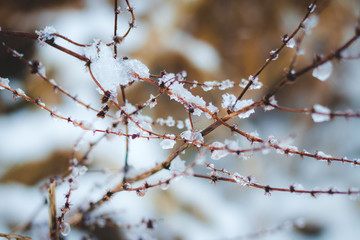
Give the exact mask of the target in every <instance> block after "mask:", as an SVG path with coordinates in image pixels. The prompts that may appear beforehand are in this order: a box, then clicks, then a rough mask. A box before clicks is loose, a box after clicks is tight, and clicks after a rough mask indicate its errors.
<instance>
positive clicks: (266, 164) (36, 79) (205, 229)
mask: <svg viewBox="0 0 360 240" xmlns="http://www.w3.org/2000/svg"><path fill="white" fill-rule="evenodd" d="M85 2H86V3H84V5H85V6H84V9H85V10H86V11H82V12H78V11H73V12H71V13H68V12H67V13H64V15H61V14H60V13H59V16H61V17H60V18H59V19H60V20H57V21H55V22H54V24H53V26H46V27H44V28H43V29H42V30H36V31H35V33H29V32H20V31H14V30H11V29H7V28H5V27H4V26H3V28H0V37H2V38H4V40H2V42H1V55H10V56H12V57H13V58H14V59H16V60H19V61H18V62H17V64H18V65H21V64H25V65H26V66H27V67H28V68H29V69H30V73H31V74H30V75H31V77H30V78H29V79H30V80H29V79H28V80H27V82H28V83H27V84H26V85H25V84H24V83H22V81H21V79H16V78H15V77H11V76H5V75H3V74H4V73H3V72H0V90H1V92H0V100H1V101H3V102H4V104H0V111H2V110H1V106H12V104H14V103H13V102H14V100H15V101H16V102H17V103H18V102H20V101H21V103H23V105H24V106H30V108H26V107H24V108H21V109H20V110H19V111H15V113H8V114H5V111H3V112H0V156H1V158H0V164H1V166H2V167H1V169H2V170H1V172H0V174H1V175H2V178H1V185H0V196H1V200H0V203H1V207H0V237H5V238H7V239H32V238H33V239H52V240H55V239H224V238H226V239H245V238H246V239H247V238H256V237H259V238H260V237H264V236H265V235H267V237H268V238H266V239H290V238H291V239H304V238H305V237H306V236H308V235H317V236H319V238H317V239H340V236H341V238H343V239H355V238H356V236H359V235H360V232H359V231H360V230H359V228H357V227H356V226H358V225H359V224H360V218H359V213H360V210H359V204H358V203H359V202H358V200H357V197H358V196H359V195H360V190H358V189H356V188H354V187H358V186H359V180H360V179H359V173H358V172H357V171H358V169H357V168H351V167H352V166H355V167H356V166H359V165H360V159H358V158H359V154H360V152H359V146H358V143H359V141H360V139H359V134H358V133H359V132H360V128H359V126H360V124H359V118H360V111H355V110H343V111H342V110H339V111H338V110H334V109H336V108H339V109H344V106H346V105H345V104H347V107H353V108H358V107H359V97H358V96H359V91H360V87H359V86H360V85H359V81H358V79H359V76H360V72H359V67H358V66H359V58H360V57H359V56H360V51H359V38H360V22H357V23H356V20H354V19H353V21H347V23H349V22H351V24H352V25H351V27H347V26H346V28H345V26H342V27H343V28H344V29H345V30H344V32H346V34H343V36H341V37H340V36H338V35H337V36H336V38H337V39H336V41H335V40H334V41H333V42H331V49H332V50H330V51H327V49H326V48H322V47H317V48H316V47H314V46H319V45H324V42H326V41H330V40H332V39H331V37H326V38H325V39H326V40H324V41H323V42H320V43H318V42H317V41H320V40H318V38H316V37H313V36H314V35H316V34H318V32H319V31H320V30H321V34H322V35H326V34H331V32H332V31H333V30H332V29H331V28H334V26H328V25H326V24H331V21H330V22H328V21H327V20H324V21H322V16H323V15H322V13H324V14H325V13H326V12H327V11H329V12H330V13H329V14H328V15H329V16H333V14H332V12H331V11H332V10H331V9H332V8H331V7H332V5H331V4H322V2H321V1H319V3H318V2H317V1H316V0H314V1H312V3H311V4H310V5H308V6H306V8H305V7H303V6H302V7H301V8H298V11H297V13H299V9H301V12H302V13H303V16H302V17H299V16H297V15H296V14H294V13H293V12H289V13H286V11H284V10H282V11H284V12H280V13H278V14H277V15H281V16H283V17H284V19H285V18H287V19H289V18H291V21H285V22H286V24H290V25H291V24H292V25H291V29H292V30H291V31H289V32H287V33H284V32H283V33H278V32H276V35H277V36H280V35H282V37H281V41H279V40H278V39H279V37H277V38H276V40H277V42H276V41H275V43H274V42H273V43H270V42H271V41H268V40H270V39H264V38H270V37H271V36H272V35H271V36H267V35H265V30H263V31H264V33H262V34H261V35H260V36H261V38H262V39H261V41H259V42H258V43H260V44H259V46H255V48H256V50H252V51H251V54H250V55H251V58H253V57H254V55H256V54H255V53H256V52H255V51H257V52H258V53H259V51H260V52H261V51H264V52H266V53H268V54H267V57H264V58H263V59H262V61H263V63H262V64H260V67H259V66H257V67H256V68H253V66H250V59H251V58H250V57H249V58H248V59H246V61H245V62H243V63H242V65H244V64H247V62H248V64H249V66H246V67H247V69H251V71H253V73H252V74H251V75H250V74H248V75H246V74H244V76H243V77H241V76H238V75H236V76H227V73H226V69H230V65H231V64H233V65H234V66H236V69H237V68H238V67H239V66H237V65H238V63H237V61H234V63H230V62H231V61H225V60H224V61H223V62H222V63H221V64H220V62H221V61H222V60H221V57H220V55H221V53H218V52H217V50H215V49H214V48H213V47H211V45H210V44H208V43H205V42H203V41H200V40H198V39H196V37H195V36H192V34H190V33H185V30H179V29H177V30H173V29H170V27H169V26H170V25H171V22H174V21H175V20H174V19H175V17H174V16H172V15H174V14H175V12H176V9H187V8H186V6H188V5H186V4H190V5H191V4H194V3H186V4H185V3H174V2H173V1H166V0H164V1H162V0H158V1H156V0H154V1H152V0H147V1H134V2H135V3H136V4H138V6H137V8H135V7H134V6H135V5H134V3H132V2H131V1H129V0H124V1H117V0H114V1H111V2H112V3H111V4H112V5H111V6H109V5H108V4H107V3H105V1H104V2H103V1H85ZM175 2H176V1H175ZM180 2H181V1H180ZM184 2H187V1H184ZM190 2H198V5H196V7H199V6H202V5H201V3H200V2H202V1H190ZM205 2H206V1H205ZM233 2H234V1H226V3H225V2H224V3H221V5H220V6H219V5H216V3H208V2H206V3H205V5H206V7H205V5H204V6H203V7H204V8H205V9H206V10H205V12H206V14H211V11H210V10H208V9H207V7H209V6H212V4H214V9H215V10H214V11H213V12H216V13H219V12H220V11H221V9H222V8H223V7H225V5H227V4H230V5H229V6H231V4H242V3H240V2H242V1H235V2H236V3H233ZM269 2H273V3H272V4H270V5H271V6H272V5H274V9H280V8H279V7H277V4H278V3H279V2H278V1H269ZM341 2H342V1H341ZM349 2H350V1H349ZM181 4H184V5H181ZM333 4H335V3H333ZM352 4H355V5H356V3H354V2H353V1H352ZM180 5H181V6H180ZM254 6H255V7H256V8H254ZM248 7H249V8H251V7H252V8H253V9H252V11H247V10H246V9H243V8H239V9H241V11H245V12H251V14H252V15H251V19H253V20H254V22H261V21H257V20H256V16H255V15H253V14H255V12H257V11H258V10H256V9H258V8H260V5H256V3H251V4H250V3H249V5H248ZM194 8H195V7H194ZM333 8H335V9H336V11H337V12H336V16H337V17H339V16H340V15H341V14H344V15H345V13H340V12H341V11H340V10H339V9H338V8H337V7H336V6H333ZM195 9H196V8H195ZM225 9H227V10H226V11H229V9H231V7H230V8H225ZM350 9H351V10H352V11H353V9H356V7H350ZM137 10H139V13H137ZM179 11H180V10H179ZM185 11H189V12H191V11H190V10H185ZM193 11H194V12H196V11H195V10H193ZM289 11H290V10H289ZM199 12H201V11H200V10H199ZM344 12H345V11H344ZM320 13H321V14H320ZM182 14H183V15H182V17H181V19H185V20H186V16H188V15H186V14H184V12H183V13H182ZM194 14H195V13H191V14H190V15H194ZM227 14H228V13H226V15H227ZM347 14H348V13H347ZM235 15H236V14H235ZM263 15H264V16H263V17H266V16H268V14H263ZM216 16H218V17H217V18H219V19H217V18H216V17H215V18H214V19H215V20H218V21H220V22H221V21H223V20H224V19H226V18H227V17H228V16H225V15H224V16H222V15H221V16H220V15H216ZM325 16H326V15H325ZM172 17H174V18H173V19H172ZM203 17H204V16H203ZM229 17H231V16H230V15H229ZM129 18H130V21H129ZM339 18H340V17H339ZM171 19H172V20H171ZM246 19H249V18H248V17H246ZM294 19H295V20H296V24H293V23H294ZM185 20H184V21H185ZM127 21H129V22H128V26H127V27H126V28H125V29H123V28H124V26H125V25H124V24H126V22H127ZM151 21H153V22H155V24H154V27H155V28H160V26H161V29H160V30H159V29H157V30H155V31H150V30H148V31H147V30H146V27H149V28H150V24H148V23H149V22H151ZM266 21H268V19H266V20H265V21H264V22H266ZM289 22H291V23H289ZM70 23H71V24H70ZM192 23H193V25H191V24H189V26H191V27H194V26H196V23H194V22H192ZM78 24H79V25H78ZM81 24H82V25H81ZM97 24H98V25H97ZM185 25H186V24H185ZM207 25H211V24H207ZM220 25H221V31H218V32H222V33H219V34H218V35H217V37H218V39H221V38H225V36H232V37H234V36H235V35H236V34H234V33H236V32H240V30H238V29H235V28H234V27H230V28H229V30H228V31H229V33H231V34H230V35H229V34H225V33H224V32H223V31H225V30H223V28H224V26H225V25H229V26H230V25H231V23H227V24H220ZM88 26H91V27H90V28H89V27H88ZM93 26H98V27H95V28H94V27H93ZM136 26H139V27H138V28H137V29H136V31H135V30H134V29H135V28H136ZM191 27H190V28H191ZM267 27H268V26H266V28H267ZM184 29H185V27H184ZM252 29H257V28H256V27H252ZM103 30H104V31H105V32H106V33H104V34H100V33H101V32H102V31H103ZM86 31H94V34H96V33H99V36H96V35H94V34H93V33H91V34H88V33H87V32H86ZM122 31H123V32H122ZM252 31H253V30H252ZM254 31H255V30H254ZM274 31H276V30H274ZM277 31H278V30H277ZM120 32H122V34H120ZM154 32H155V33H154ZM205 32H206V31H205ZM211 32H216V31H211ZM223 33H224V34H223ZM63 34H64V35H63ZM111 34H112V36H111V38H110V39H109V38H107V37H106V36H109V35H111ZM216 34H217V33H216ZM239 34H240V33H239ZM249 34H250V32H249V33H248V35H249ZM65 35H68V36H65ZM103 35H105V37H104V36H103ZM170 35H171V37H169V36H170ZM194 35H195V33H194ZM245 35H246V34H245ZM248 35H247V36H248ZM250 35H251V34H250ZM84 36H87V38H85V37H84ZM90 36H91V37H90ZM94 36H95V39H94ZM173 36H175V37H173ZM103 37H104V38H103ZM9 39H30V40H31V41H34V42H36V43H37V45H38V50H37V53H36V55H37V58H41V61H40V60H37V59H31V60H30V59H29V58H30V57H31V56H27V55H26V54H22V53H20V52H18V51H19V49H16V47H13V46H12V43H11V40H9ZM79 39H84V41H87V43H78V42H77V41H79ZM144 39H145V40H144ZM171 39H172V40H171ZM174 39H175V40H174ZM239 39H240V37H239ZM329 39H330V40H329ZM156 41H159V42H162V43H163V45H156ZM219 41H220V40H219ZM236 41H238V40H236ZM239 41H240V40H239ZM251 41H253V40H251ZM140 42H141V44H143V46H142V47H140ZM147 42H149V43H151V44H150V45H149V43H147ZM210 42H211V41H210ZM267 42H269V45H266V44H264V43H267ZM212 43H213V44H216V41H213V42H212ZM134 44H135V45H136V44H138V45H137V46H135V45H134ZM275 44H276V45H275ZM316 44H318V45H316ZM227 45H229V44H227ZM260 45H261V46H260ZM149 46H151V47H149ZM154 46H155V47H154ZM174 46H175V47H174ZM151 48H155V49H156V52H162V51H164V52H165V50H166V48H171V49H173V50H174V49H176V51H177V52H178V53H179V54H180V55H181V56H184V57H185V58H186V59H187V60H188V62H190V65H192V67H194V68H195V67H198V68H199V69H202V70H204V71H205V72H206V71H208V72H211V71H215V70H216V68H217V67H216V66H218V68H219V69H220V67H219V66H220V65H221V66H222V67H221V69H222V71H224V70H225V73H223V74H224V75H225V79H226V80H222V81H214V80H211V79H210V80H209V79H201V80H199V79H198V81H195V80H194V79H193V77H192V74H193V73H192V72H191V71H188V72H187V71H186V70H187V69H183V70H181V71H178V72H173V73H171V71H170V70H168V69H165V70H162V71H160V69H164V68H163V67H162V66H154V64H153V63H152V62H151V61H150V60H149V59H151V58H146V57H145V55H146V52H147V51H152V50H151ZM255 48H254V49H255ZM134 49H137V50H138V52H137V53H136V54H135V52H136V51H135V50H134ZM139 49H140V50H139ZM230 49H231V50H230V51H228V52H230V53H231V55H234V54H235V50H234V49H236V48H235V47H234V48H230ZM174 51H175V50H174ZM236 51H237V50H236ZM320 53H321V55H320ZM127 55H128V56H129V57H128V56H127ZM150 55H151V54H150ZM180 55H177V56H180ZM260 55H261V54H260ZM130 56H131V57H130ZM147 56H148V55H147ZM166 56H167V55H166ZM309 56H310V57H311V56H315V57H313V60H311V59H309V58H308V57H309ZM145 63H146V64H145ZM204 63H205V64H204ZM1 64H2V65H5V63H1ZM352 64H354V65H352ZM48 65H50V66H52V67H51V68H48V69H50V70H46V68H45V67H47V66H48ZM209 66H211V67H209ZM54 69H55V70H54ZM153 69H157V70H156V71H159V72H154V71H155V70H153ZM244 69H245V67H244ZM256 69H257V70H256ZM279 69H284V70H283V71H282V70H279ZM341 69H345V70H343V71H341ZM199 76H209V74H208V75H207V74H202V75H199ZM227 78H229V79H227ZM40 80H41V83H45V85H46V87H49V86H50V88H49V89H51V90H50V91H48V90H46V91H45V90H38V89H39V88H40V84H41V83H40ZM318 80H320V81H318ZM23 89H24V90H23ZM295 90H296V91H295ZM331 93H332V94H331ZM9 96H10V97H9ZM11 96H12V97H11ZM12 98H13V99H14V100H13V99H12ZM53 98H55V99H57V100H54V99H53ZM60 98H61V100H59V99H60ZM341 99H343V100H342V101H340V100H341ZM344 99H346V100H344ZM24 100H25V101H24ZM339 102H341V104H338V103H339ZM308 103H310V104H308ZM309 105H310V107H306V106H309ZM34 106H35V107H36V108H31V107H34ZM294 106H295V107H294ZM44 113H46V114H45V115H44ZM47 115H50V117H51V118H52V119H53V120H57V121H51V120H50V119H49V118H48V117H47ZM304 148H306V149H307V150H302V149H304ZM64 149H70V150H69V151H66V150H65V152H66V154H65V155H66V157H65V159H66V160H65V161H60V157H54V160H52V158H50V157H49V159H50V160H47V162H49V164H48V165H44V164H45V162H46V161H45V160H44V161H37V162H36V161H35V162H33V161H31V160H33V159H41V158H43V157H46V156H48V155H51V153H53V152H56V151H59V150H62V151H63V152H64ZM330 154H332V155H330ZM345 155H348V156H349V158H348V157H346V156H345ZM19 159H20V160H19ZM301 159H304V160H301ZM16 161H17V164H15V162H16ZM20 161H21V162H22V164H23V165H25V166H26V167H25V169H24V171H23V172H20V173H17V174H18V175H19V176H18V175H16V171H15V170H13V168H11V167H13V166H15V168H16V167H18V166H19V163H20ZM323 161H324V162H326V163H327V164H323V163H321V162H323ZM29 162H30V163H29ZM31 163H32V164H33V165H31ZM333 163H334V164H333ZM326 165H331V166H329V167H326ZM31 166H32V167H31ZM34 166H35V167H34ZM32 175H37V176H40V177H38V180H37V181H30V180H21V181H20V180H17V179H30V176H32ZM9 176H10V177H9ZM255 177H256V178H255ZM8 178H10V179H11V180H12V181H15V182H22V183H23V184H25V185H26V186H23V185H20V184H14V183H8V180H7V179H8ZM256 179H257V180H256ZM298 182H300V183H301V184H300V183H298ZM303 185H304V187H303ZM329 185H330V186H329ZM169 187H170V188H169ZM39 189H40V193H39ZM163 190H166V191H163ZM264 195H265V196H264ZM299 195H300V196H299ZM320 195H323V197H321V198H318V196H320ZM335 195H336V197H330V196H335ZM269 196H271V197H269ZM344 196H350V198H351V199H352V200H353V201H350V200H349V199H348V198H346V197H344ZM44 199H46V201H44ZM340 216H341V221H338V219H339V218H340ZM289 230H293V231H289ZM296 234H298V235H296ZM28 236H29V237H28Z"/></svg>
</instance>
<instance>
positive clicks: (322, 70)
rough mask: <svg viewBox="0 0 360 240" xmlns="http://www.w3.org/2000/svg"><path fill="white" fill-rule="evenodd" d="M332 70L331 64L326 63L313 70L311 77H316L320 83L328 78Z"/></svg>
mask: <svg viewBox="0 0 360 240" xmlns="http://www.w3.org/2000/svg"><path fill="white" fill-rule="evenodd" d="M332 69H333V67H332V63H331V62H330V61H328V62H326V63H324V64H322V65H320V66H318V67H316V68H314V70H313V72H312V75H313V77H316V78H317V79H319V80H320V81H326V80H327V79H328V78H329V77H330V75H331V72H332Z"/></svg>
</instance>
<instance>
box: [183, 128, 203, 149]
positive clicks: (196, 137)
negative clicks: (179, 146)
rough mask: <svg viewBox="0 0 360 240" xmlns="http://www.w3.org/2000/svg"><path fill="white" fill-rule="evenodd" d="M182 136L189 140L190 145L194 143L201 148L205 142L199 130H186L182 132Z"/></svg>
mask: <svg viewBox="0 0 360 240" xmlns="http://www.w3.org/2000/svg"><path fill="white" fill-rule="evenodd" d="M180 136H181V137H182V138H183V139H185V140H188V141H189V142H190V143H194V144H195V145H196V146H197V147H200V146H201V143H203V142H204V138H203V136H202V135H201V133H200V132H199V131H197V130H194V131H191V130H186V131H184V132H182V133H181V134H180Z"/></svg>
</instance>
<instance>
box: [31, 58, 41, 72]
mask: <svg viewBox="0 0 360 240" xmlns="http://www.w3.org/2000/svg"><path fill="white" fill-rule="evenodd" d="M39 68H40V62H39V60H33V61H32V62H31V70H30V72H31V73H32V74H36V73H38V72H39Z"/></svg>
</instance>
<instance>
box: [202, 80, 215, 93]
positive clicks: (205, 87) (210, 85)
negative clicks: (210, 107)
mask: <svg viewBox="0 0 360 240" xmlns="http://www.w3.org/2000/svg"><path fill="white" fill-rule="evenodd" d="M218 84H219V83H218V82H217V81H207V82H204V83H203V85H202V86H201V87H202V89H203V90H204V91H205V92H207V91H210V90H212V89H213V88H214V87H215V86H217V85H218Z"/></svg>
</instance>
